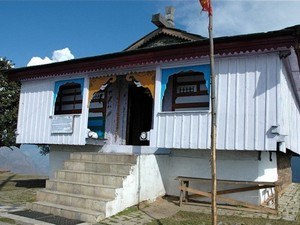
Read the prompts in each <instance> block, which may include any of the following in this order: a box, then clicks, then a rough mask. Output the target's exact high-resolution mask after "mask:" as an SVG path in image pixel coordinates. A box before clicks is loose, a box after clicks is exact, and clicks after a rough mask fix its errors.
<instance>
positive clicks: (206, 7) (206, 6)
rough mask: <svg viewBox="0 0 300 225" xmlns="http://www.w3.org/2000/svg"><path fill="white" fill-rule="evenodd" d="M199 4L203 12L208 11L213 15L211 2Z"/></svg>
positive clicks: (201, 0)
mask: <svg viewBox="0 0 300 225" xmlns="http://www.w3.org/2000/svg"><path fill="white" fill-rule="evenodd" d="M199 2H200V4H201V6H202V11H206V12H208V14H209V15H212V7H211V5H210V0H199Z"/></svg>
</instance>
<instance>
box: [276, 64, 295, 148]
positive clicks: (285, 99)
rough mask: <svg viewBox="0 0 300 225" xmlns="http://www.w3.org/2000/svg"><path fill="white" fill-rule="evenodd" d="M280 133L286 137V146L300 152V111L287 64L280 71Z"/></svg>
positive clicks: (282, 65)
mask: <svg viewBox="0 0 300 225" xmlns="http://www.w3.org/2000/svg"><path fill="white" fill-rule="evenodd" d="M278 107H279V111H280V122H279V125H280V133H281V134H282V135H287V136H286V137H285V144H286V148H288V149H290V150H292V151H293V152H295V153H298V154H300V131H299V129H300V113H299V106H298V103H297V100H296V95H295V93H294V91H293V88H292V85H291V82H290V76H289V73H288V71H287V68H286V66H285V64H281V71H280V104H279V106H278Z"/></svg>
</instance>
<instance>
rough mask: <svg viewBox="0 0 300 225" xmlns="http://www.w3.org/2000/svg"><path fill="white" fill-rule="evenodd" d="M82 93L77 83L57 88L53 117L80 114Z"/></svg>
mask: <svg viewBox="0 0 300 225" xmlns="http://www.w3.org/2000/svg"><path fill="white" fill-rule="evenodd" d="M81 110H82V93H81V85H80V84H78V83H66V84H64V85H62V86H60V87H59V91H58V93H57V96H56V101H55V109H54V115H65V114H81Z"/></svg>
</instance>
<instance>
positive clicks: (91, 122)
mask: <svg viewBox="0 0 300 225" xmlns="http://www.w3.org/2000/svg"><path fill="white" fill-rule="evenodd" d="M106 99H107V98H106V91H102V90H100V91H98V92H96V93H95V94H94V95H93V98H92V100H91V102H90V106H89V117H88V128H89V129H90V130H91V131H94V132H96V133H97V135H98V138H100V139H103V138H104V133H105V118H106Z"/></svg>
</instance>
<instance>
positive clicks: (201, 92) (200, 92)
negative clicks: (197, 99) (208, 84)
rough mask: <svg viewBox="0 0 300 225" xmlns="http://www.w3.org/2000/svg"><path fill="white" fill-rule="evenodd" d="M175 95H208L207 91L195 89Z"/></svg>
mask: <svg viewBox="0 0 300 225" xmlns="http://www.w3.org/2000/svg"><path fill="white" fill-rule="evenodd" d="M174 95H175V97H188V96H198V95H208V92H207V91H196V92H188V93H175V94H174Z"/></svg>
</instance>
